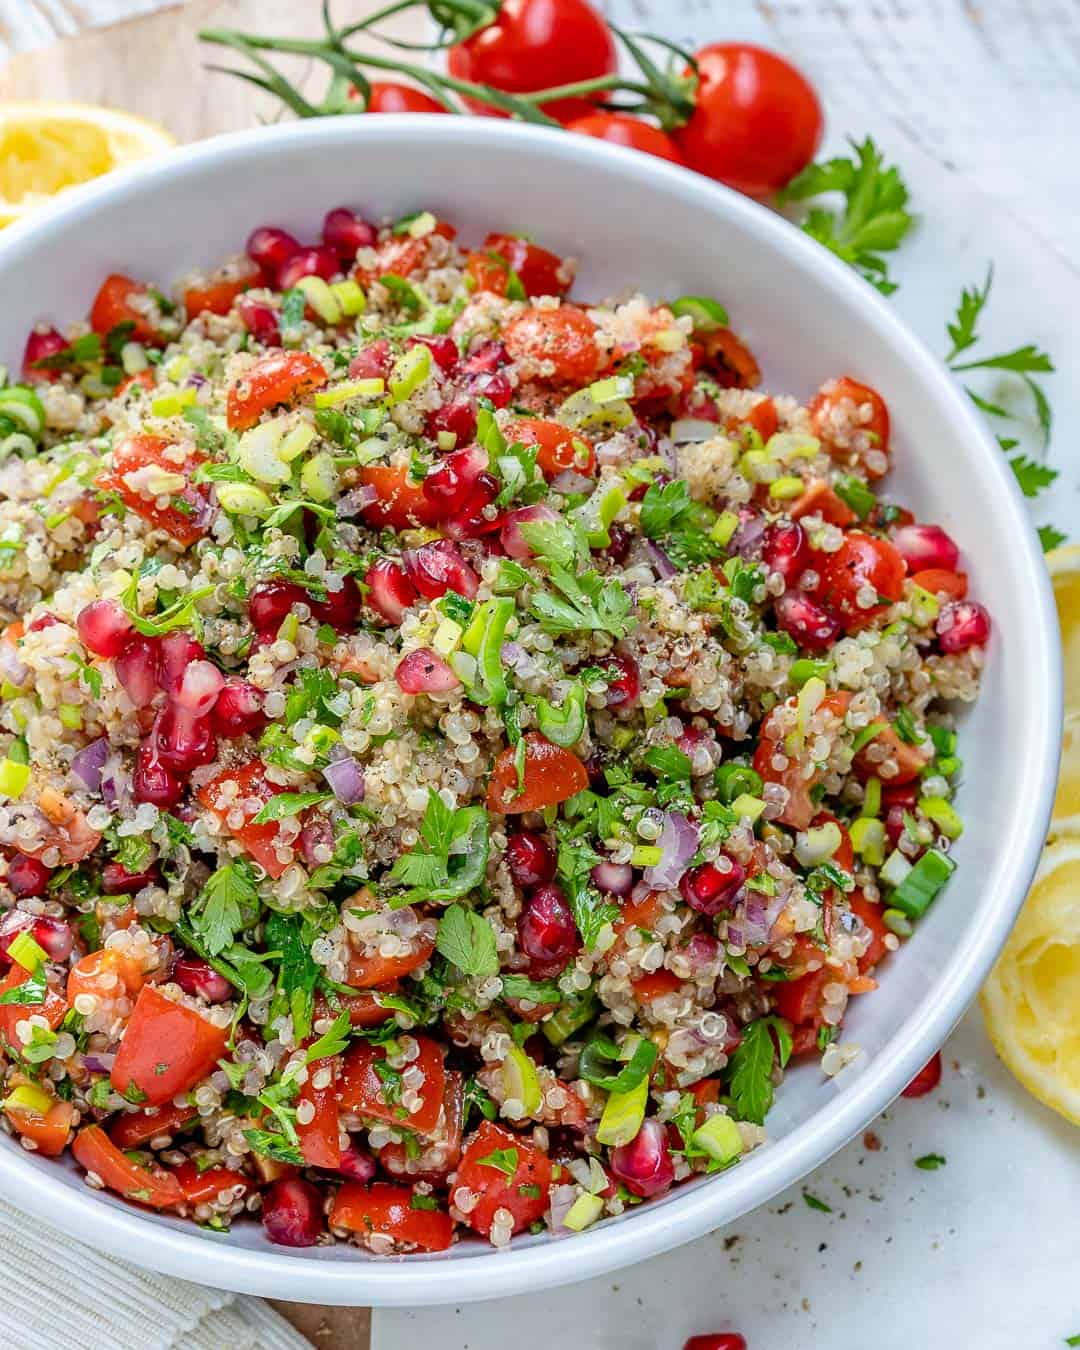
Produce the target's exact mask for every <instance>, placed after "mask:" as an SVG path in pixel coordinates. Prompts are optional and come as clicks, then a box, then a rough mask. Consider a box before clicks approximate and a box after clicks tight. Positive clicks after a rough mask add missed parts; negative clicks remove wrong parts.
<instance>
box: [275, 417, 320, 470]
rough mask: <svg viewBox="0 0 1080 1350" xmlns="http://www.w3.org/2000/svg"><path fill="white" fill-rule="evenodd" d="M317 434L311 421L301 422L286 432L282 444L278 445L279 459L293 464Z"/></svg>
mask: <svg viewBox="0 0 1080 1350" xmlns="http://www.w3.org/2000/svg"><path fill="white" fill-rule="evenodd" d="M315 435H316V432H315V428H314V427H313V426H312V425H311V423H310V422H299V423H298V424H297V425H296V426H295V427H293V428H292V430H291V431H288V432H286V433H285V436H284V438H283V440H282V442H281V444H280V445H279V446H278V452H277V453H278V459H283V460H284V461H285V463H286V464H291V463H292V462H293V460H294V459H299V458H300V456H301V455H302V454H303V453H304V451H305V450H306V449H307V448H308V446H309V445H310V444H311V442H312V441H313V440H314V439H315Z"/></svg>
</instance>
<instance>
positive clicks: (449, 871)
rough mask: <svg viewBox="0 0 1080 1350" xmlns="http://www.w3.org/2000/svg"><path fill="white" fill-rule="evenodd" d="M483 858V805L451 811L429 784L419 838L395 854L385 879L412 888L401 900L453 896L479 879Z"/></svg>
mask: <svg viewBox="0 0 1080 1350" xmlns="http://www.w3.org/2000/svg"><path fill="white" fill-rule="evenodd" d="M487 859H488V816H487V812H486V811H485V810H484V808H483V807H482V806H463V807H460V808H459V809H458V810H454V809H453V808H452V807H449V806H447V805H446V804H445V802H444V801H443V800H442V798H441V797H440V796H439V794H438V793H437V792H436V791H435V789H434V788H431V789H429V791H428V804H427V809H426V810H425V812H424V819H423V821H422V822H421V825H420V841H419V842H418V843H417V845H416V847H415V848H414V849H412V851H411V852H409V853H403V854H402V855H401V857H399V858H398V859H397V861H396V862H395V863H394V866H393V867H392V868H391V869H390V872H389V873H388V874H387V878H386V879H387V881H389V882H398V883H400V884H401V885H403V886H409V887H411V888H412V889H411V890H410V891H409V892H408V896H407V898H406V900H405V903H411V902H412V901H413V900H418V899H421V898H423V899H425V900H455V899H457V898H458V897H459V896H462V895H466V894H468V892H469V891H471V890H475V889H476V887H477V886H479V885H480V884H481V882H482V881H483V879H484V873H485V871H486V869H487ZM395 903H396V902H395Z"/></svg>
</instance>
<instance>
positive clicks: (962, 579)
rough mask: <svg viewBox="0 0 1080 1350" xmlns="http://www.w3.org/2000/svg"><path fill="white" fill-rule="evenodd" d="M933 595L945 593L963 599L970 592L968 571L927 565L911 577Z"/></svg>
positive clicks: (952, 598)
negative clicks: (955, 570)
mask: <svg viewBox="0 0 1080 1350" xmlns="http://www.w3.org/2000/svg"><path fill="white" fill-rule="evenodd" d="M911 579H912V581H913V582H914V583H915V585H916V586H921V587H922V588H923V590H924V591H929V592H930V594H931V595H941V594H945V595H947V596H948V597H949V599H950V600H963V598H964V596H965V595H967V592H968V579H967V573H966V572H951V571H949V570H948V568H945V567H927V568H924V569H923V571H921V572H916V573H915V575H914V576H913V577H912V578H911Z"/></svg>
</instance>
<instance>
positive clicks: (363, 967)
mask: <svg viewBox="0 0 1080 1350" xmlns="http://www.w3.org/2000/svg"><path fill="white" fill-rule="evenodd" d="M434 950H435V939H434V938H433V937H432V938H424V939H421V940H418V941H417V943H416V946H415V948H414V950H413V951H412V952H410V953H409V955H408V956H379V955H378V953H376V954H375V955H374V956H364V955H363V954H362V953H360V952H357V951H353V952H352V953H351V954H350V956H349V968H348V973H347V975H346V983H347V984H349V985H351V986H352V988H353V989H377V988H379V987H380V986H382V985H387V984H391V983H392V982H393V981H394V980H399V979H401V977H402V976H403V975H408V974H409V973H410V972H411V971H414V970H416V969H417V967H418V966H422V965H423V964H424V962H425V961H426V960H427V959H428V957H429V956H430V955H431V953H432V952H433V951H434ZM380 1020H381V1019H380Z"/></svg>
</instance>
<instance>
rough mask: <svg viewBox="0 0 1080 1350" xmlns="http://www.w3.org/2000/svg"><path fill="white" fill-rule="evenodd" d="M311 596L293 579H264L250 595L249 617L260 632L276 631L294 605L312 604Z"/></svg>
mask: <svg viewBox="0 0 1080 1350" xmlns="http://www.w3.org/2000/svg"><path fill="white" fill-rule="evenodd" d="M310 603H311V597H310V596H309V595H308V593H307V591H305V590H304V589H303V587H301V586H297V585H295V584H294V583H293V582H291V581H263V582H260V584H259V585H258V586H256V587H255V589H254V590H253V591H252V592H251V594H250V595H249V596H248V618H249V619H250V620H251V624H252V627H253V628H256V629H257V630H258V631H259V632H260V633H276V632H277V630H278V629H279V628H280V627H281V625H282V623H283V622H284V621H285V619H286V617H287V616H288V615H289V614H290V613H292V607H293V605H310Z"/></svg>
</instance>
